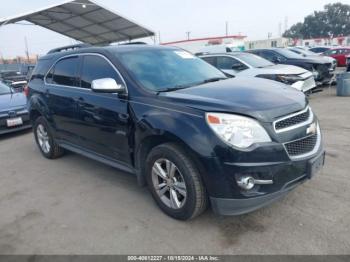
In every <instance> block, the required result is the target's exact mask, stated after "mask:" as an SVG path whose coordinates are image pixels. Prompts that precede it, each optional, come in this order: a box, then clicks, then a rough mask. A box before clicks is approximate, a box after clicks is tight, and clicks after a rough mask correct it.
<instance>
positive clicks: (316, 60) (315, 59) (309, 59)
mask: <svg viewBox="0 0 350 262" xmlns="http://www.w3.org/2000/svg"><path fill="white" fill-rule="evenodd" d="M288 61H289V62H295V63H309V64H327V63H329V62H328V61H326V60H324V59H323V57H320V56H306V57H302V58H291V59H288Z"/></svg>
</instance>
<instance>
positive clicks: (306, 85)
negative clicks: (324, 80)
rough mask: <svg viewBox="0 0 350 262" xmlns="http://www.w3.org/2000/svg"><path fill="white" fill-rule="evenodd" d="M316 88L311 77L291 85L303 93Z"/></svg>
mask: <svg viewBox="0 0 350 262" xmlns="http://www.w3.org/2000/svg"><path fill="white" fill-rule="evenodd" d="M316 86H317V85H316V82H315V79H314V77H313V76H311V77H309V78H307V79H305V80H303V81H298V82H295V83H294V84H292V87H293V88H295V89H298V90H300V91H302V92H304V93H305V92H307V91H310V90H312V89H314V88H315V87H316Z"/></svg>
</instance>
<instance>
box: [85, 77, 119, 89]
mask: <svg viewBox="0 0 350 262" xmlns="http://www.w3.org/2000/svg"><path fill="white" fill-rule="evenodd" d="M91 89H92V91H94V92H97V93H122V92H124V91H125V86H123V85H120V84H117V82H116V81H115V80H114V79H113V78H102V79H96V80H93V81H92V83H91Z"/></svg>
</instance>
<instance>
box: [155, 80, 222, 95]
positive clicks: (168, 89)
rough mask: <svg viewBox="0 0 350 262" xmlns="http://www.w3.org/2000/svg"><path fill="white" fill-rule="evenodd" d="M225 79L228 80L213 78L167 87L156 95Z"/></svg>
mask: <svg viewBox="0 0 350 262" xmlns="http://www.w3.org/2000/svg"><path fill="white" fill-rule="evenodd" d="M225 79H228V78H227V77H213V78H209V79H206V80H204V81H202V82H197V83H192V84H186V85H177V86H174V87H169V88H165V89H163V90H160V91H157V95H159V94H160V93H166V92H173V91H176V90H181V89H186V88H190V87H193V86H198V85H201V84H206V83H211V82H217V81H220V80H225Z"/></svg>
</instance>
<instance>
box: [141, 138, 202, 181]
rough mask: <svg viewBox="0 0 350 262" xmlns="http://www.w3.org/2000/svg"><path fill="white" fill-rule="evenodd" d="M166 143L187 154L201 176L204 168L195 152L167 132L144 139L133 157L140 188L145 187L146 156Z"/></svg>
mask: <svg viewBox="0 0 350 262" xmlns="http://www.w3.org/2000/svg"><path fill="white" fill-rule="evenodd" d="M166 143H172V144H176V145H177V146H179V147H180V148H181V149H182V150H183V151H184V152H186V153H187V154H188V156H189V157H190V159H191V160H192V161H194V163H195V165H196V167H197V168H198V171H199V173H200V174H201V173H202V172H203V170H204V167H203V166H202V164H201V162H200V160H199V157H198V156H197V154H196V153H195V151H194V150H193V149H192V148H191V147H190V146H188V145H187V144H186V143H185V141H183V140H182V139H181V138H179V137H177V136H176V135H174V134H172V133H169V132H164V133H163V134H162V135H150V136H148V137H145V138H144V139H143V140H142V141H141V142H140V144H139V146H138V147H137V150H136V151H135V155H134V163H135V168H136V173H137V178H138V183H139V185H140V186H145V185H146V180H145V163H146V159H147V156H148V154H149V153H150V152H151V150H152V149H153V148H155V147H157V146H159V145H162V144H166ZM202 179H203V178H202ZM203 180H204V179H203Z"/></svg>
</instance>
